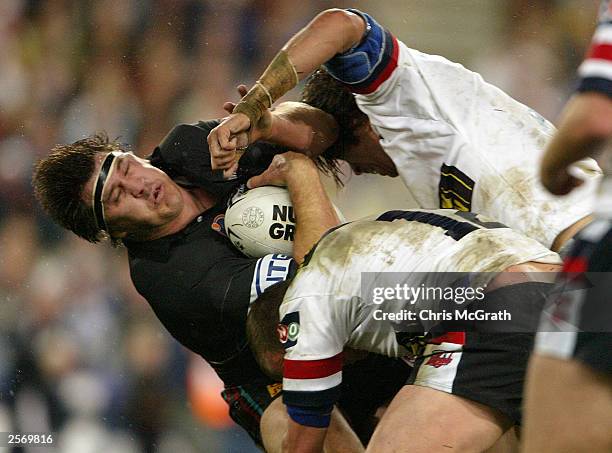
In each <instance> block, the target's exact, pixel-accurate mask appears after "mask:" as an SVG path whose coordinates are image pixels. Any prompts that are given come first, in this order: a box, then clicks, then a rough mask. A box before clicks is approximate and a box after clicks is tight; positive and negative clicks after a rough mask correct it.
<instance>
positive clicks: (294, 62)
mask: <svg viewBox="0 0 612 453" xmlns="http://www.w3.org/2000/svg"><path fill="white" fill-rule="evenodd" d="M365 31H366V24H365V22H364V20H363V19H362V18H361V17H360V16H359V15H357V14H354V13H351V12H349V11H344V10H341V9H329V10H326V11H323V12H322V13H320V14H319V15H317V16H316V17H315V18H314V19H313V20H312V21H311V22H310V23H309V24H308V25H307V26H306V27H304V28H303V29H302V30H300V31H299V32H298V33H297V34H296V35H295V36H293V37H292V38H291V39H290V40H289V41H288V42H287V44H285V46H284V47H283V48H282V50H281V51H280V52H279V53H278V54H277V55H276V57H275V58H274V59H273V60H272V62H271V63H270V65H269V66H268V68H267V69H266V70H265V72H264V73H263V75H262V76H261V78H260V79H259V80H258V81H257V83H256V84H255V85H254V86H253V88H251V90H249V92H248V93H247V94H246V96H244V97H243V99H242V100H241V101H240V102H239V103H238V105H237V106H236V107H235V109H234V112H233V113H232V114H231V115H230V116H228V117H227V118H226V119H225V120H224V121H223V122H222V123H221V124H220V125H219V126H218V127H216V128H215V129H214V130H213V131H211V133H210V135H209V136H208V144H209V147H210V151H211V155H212V156H213V157H215V158H216V159H217V161H221V162H223V164H222V165H219V166H217V167H213V168H220V169H227V168H230V167H231V166H232V165H233V164H234V162H235V158H236V154H235V153H236V147H237V146H236V138H235V137H236V136H237V135H238V134H240V133H243V132H247V131H249V129H250V128H251V127H253V126H254V127H257V125H258V123H259V121H260V120H261V118H262V116H263V115H264V113H265V112H266V111H267V109H269V108H270V107H271V106H272V104H273V103H274V102H275V101H276V100H277V99H278V98H280V97H281V96H282V95H284V94H285V93H286V92H287V91H289V90H291V89H292V88H293V87H295V86H296V85H297V83H298V82H299V80H302V79H303V78H305V77H306V76H307V75H308V74H310V73H311V72H313V71H314V70H315V69H316V68H318V67H319V66H320V65H321V64H323V63H325V62H326V61H328V60H329V59H331V58H332V57H333V56H334V55H336V54H338V53H341V52H344V51H346V50H348V49H350V48H351V47H353V46H354V45H355V44H357V43H358V42H359V41H360V40H361V38H362V36H363V35H364V33H365ZM214 165H218V162H215V163H214Z"/></svg>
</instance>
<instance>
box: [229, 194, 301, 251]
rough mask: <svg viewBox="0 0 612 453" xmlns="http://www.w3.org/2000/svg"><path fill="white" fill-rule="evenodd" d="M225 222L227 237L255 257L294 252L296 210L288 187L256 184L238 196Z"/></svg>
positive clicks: (240, 248) (234, 199)
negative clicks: (257, 185)
mask: <svg viewBox="0 0 612 453" xmlns="http://www.w3.org/2000/svg"><path fill="white" fill-rule="evenodd" d="M224 222H225V233H226V234H227V237H228V238H229V239H230V240H231V241H232V243H233V244H234V245H235V246H236V247H237V248H238V249H239V250H240V251H241V252H242V253H244V254H245V255H247V256H250V257H251V258H259V257H262V256H264V255H268V254H270V253H281V254H283V255H291V254H292V253H293V235H294V234H295V214H294V213H293V204H292V203H291V198H290V197H289V191H288V190H287V189H285V188H284V187H276V186H263V187H256V188H255V189H251V190H247V191H246V192H244V193H242V194H238V195H236V196H234V198H233V199H232V201H231V202H230V205H229V207H228V208H227V210H226V211H225V219H224Z"/></svg>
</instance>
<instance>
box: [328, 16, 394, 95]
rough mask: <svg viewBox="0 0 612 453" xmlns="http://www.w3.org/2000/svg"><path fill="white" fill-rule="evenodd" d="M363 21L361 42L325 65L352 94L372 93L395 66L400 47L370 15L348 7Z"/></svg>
mask: <svg viewBox="0 0 612 453" xmlns="http://www.w3.org/2000/svg"><path fill="white" fill-rule="evenodd" d="M347 11H350V12H352V13H355V14H358V15H359V16H361V17H362V18H363V20H364V21H365V23H366V31H365V33H364V36H363V38H362V39H361V42H359V44H357V45H356V46H355V47H353V48H351V49H349V50H348V51H346V52H344V53H342V54H338V55H336V56H335V57H333V58H332V59H331V60H329V61H328V62H327V63H325V64H324V67H325V69H326V70H327V72H329V73H330V74H331V75H332V76H333V77H334V78H336V79H338V80H339V81H341V82H343V83H344V84H346V85H347V86H348V87H349V88H350V89H351V91H353V92H355V93H371V92H373V91H375V90H376V88H378V87H379V86H380V84H381V83H383V82H384V81H385V80H387V79H388V78H389V76H390V75H391V73H392V72H393V70H394V69H395V68H396V67H397V58H398V53H399V48H398V44H397V40H396V39H395V38H394V37H393V35H391V33H389V32H388V31H387V30H385V29H384V28H383V27H381V26H380V24H379V23H378V22H376V21H375V20H374V18H372V16H370V15H369V14H366V13H363V12H361V11H358V10H356V9H349V10H347Z"/></svg>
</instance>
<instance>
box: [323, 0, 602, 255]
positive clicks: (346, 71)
mask: <svg viewBox="0 0 612 453" xmlns="http://www.w3.org/2000/svg"><path fill="white" fill-rule="evenodd" d="M351 11H352V12H355V13H356V14H359V15H361V17H362V18H363V19H364V20H365V22H366V23H367V31H366V34H365V36H364V37H363V39H362V41H361V42H360V43H359V44H358V45H357V46H355V47H354V48H352V49H350V50H349V51H347V52H346V53H344V54H339V55H337V56H335V57H334V58H333V59H332V60H330V61H329V62H327V63H326V64H325V66H326V68H327V70H328V71H329V72H330V74H331V75H332V76H333V77H335V78H337V79H338V80H340V81H342V82H343V83H345V84H346V86H348V87H349V88H350V89H351V91H353V92H354V93H356V94H355V99H356V101H357V104H358V106H359V108H360V110H362V111H363V112H364V113H365V114H366V115H367V116H368V118H369V120H370V123H371V124H372V127H373V128H374V130H375V131H376V132H377V133H378V134H379V135H380V137H381V140H380V143H381V145H382V147H383V149H384V150H385V152H386V153H387V154H388V155H389V157H390V158H391V159H392V160H393V162H394V164H395V166H396V167H397V171H398V173H399V175H400V176H401V178H402V179H403V181H404V183H405V185H406V186H407V188H408V190H409V191H410V193H411V194H412V196H413V197H414V199H415V200H416V201H417V203H418V204H419V206H420V207H423V208H438V207H440V208H454V209H460V210H464V211H473V212H478V213H480V214H484V215H486V216H488V217H490V218H493V219H496V220H499V221H501V222H503V223H505V224H506V225H508V226H510V227H511V228H513V229H515V230H516V231H519V232H521V233H523V234H525V235H527V236H529V237H531V238H534V239H536V240H538V241H540V243H542V244H544V245H545V246H547V247H550V246H551V245H552V243H553V241H554V239H555V237H556V236H557V235H558V234H559V233H560V232H561V231H563V230H564V229H565V228H567V227H568V226H570V225H572V224H573V223H574V222H576V221H577V220H579V219H581V218H582V217H584V216H586V215H588V214H589V213H591V212H592V210H593V207H594V201H595V192H596V185H597V184H596V180H598V179H599V176H601V170H600V169H599V167H598V166H597V164H596V162H595V161H594V160H592V159H586V160H583V161H580V162H579V163H578V164H576V165H575V166H574V168H573V169H572V171H574V172H576V173H577V175H578V176H579V177H580V178H582V179H585V180H586V184H585V185H584V186H583V187H581V188H579V189H577V190H575V191H574V192H573V193H572V194H571V195H569V196H567V197H564V198H558V197H555V196H553V195H551V194H549V193H548V192H547V191H546V190H545V189H544V188H543V187H542V186H541V184H540V182H539V175H538V169H539V166H540V160H541V157H542V155H543V151H544V148H545V146H546V144H547V142H548V140H549V139H550V138H551V136H552V135H553V134H554V132H555V128H554V127H553V126H552V124H551V123H549V122H548V121H547V120H545V119H544V118H543V117H542V116H540V115H539V114H538V113H536V112H535V111H533V110H532V109H530V108H528V107H527V106H525V105H523V104H521V103H519V102H517V101H515V100H514V99H512V98H511V97H510V96H508V95H507V94H506V93H504V92H503V91H501V90H500V89H498V88H497V87H495V86H493V85H491V84H489V83H486V82H485V81H484V80H483V79H482V77H481V76H480V75H479V74H477V73H475V72H472V71H469V70H468V69H466V68H464V67H463V66H461V65H460V64H456V63H453V62H450V61H448V60H447V59H445V58H443V57H440V56H435V55H427V54H424V53H422V52H419V51H416V50H413V49H410V48H408V47H407V46H406V45H404V43H402V42H401V41H398V40H397V39H396V38H395V37H394V36H393V35H391V33H389V32H388V31H387V30H385V29H384V28H382V27H381V26H380V25H379V24H378V23H376V21H375V20H374V19H373V18H372V17H370V16H369V15H367V14H364V13H362V12H360V11H357V10H351Z"/></svg>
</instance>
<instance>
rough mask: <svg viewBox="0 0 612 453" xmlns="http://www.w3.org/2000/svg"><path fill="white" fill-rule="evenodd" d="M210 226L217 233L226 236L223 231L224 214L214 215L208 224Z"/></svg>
mask: <svg viewBox="0 0 612 453" xmlns="http://www.w3.org/2000/svg"><path fill="white" fill-rule="evenodd" d="M210 227H211V228H212V229H213V230H215V231H216V232H217V233H219V234H221V235H223V236H225V237H227V234H226V233H225V214H218V215H217V216H215V218H214V219H213V221H212V223H211V224H210Z"/></svg>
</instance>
